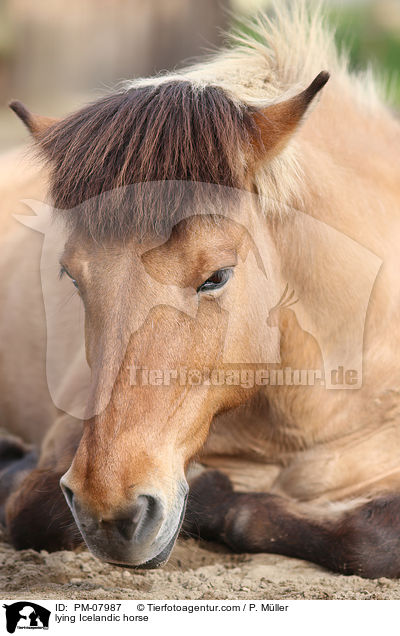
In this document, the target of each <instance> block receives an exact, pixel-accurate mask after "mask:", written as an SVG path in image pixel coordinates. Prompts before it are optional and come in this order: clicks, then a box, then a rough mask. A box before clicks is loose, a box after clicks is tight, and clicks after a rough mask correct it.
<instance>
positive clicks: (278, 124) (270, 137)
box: [253, 71, 329, 159]
mask: <svg viewBox="0 0 400 636" xmlns="http://www.w3.org/2000/svg"><path fill="white" fill-rule="evenodd" d="M328 79H329V73H328V72H327V71H321V73H319V74H318V75H317V77H316V78H315V79H314V80H313V81H312V82H311V84H310V86H309V87H308V88H306V89H305V90H304V91H302V92H301V93H299V94H298V95H295V96H294V97H292V98H290V99H287V100H285V101H284V102H279V103H277V104H272V105H271V106H268V107H267V108H265V109H263V110H259V111H256V112H255V113H254V115H253V118H254V121H255V123H256V126H257V129H258V131H259V135H257V137H256V138H255V139H254V141H253V143H254V146H255V150H256V158H257V159H265V158H266V157H268V156H273V155H276V154H278V153H279V152H280V151H281V150H283V148H284V147H285V146H286V144H287V142H288V141H289V139H290V137H291V135H292V134H293V132H294V131H295V130H296V128H297V126H298V125H299V123H300V122H301V119H302V117H303V115H304V114H305V112H306V110H307V108H308V106H309V105H310V103H311V101H312V100H313V98H314V97H315V95H316V94H317V93H318V92H319V91H320V90H321V88H323V86H325V84H326V83H327V81H328Z"/></svg>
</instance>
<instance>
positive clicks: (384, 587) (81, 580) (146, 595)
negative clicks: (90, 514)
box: [0, 534, 400, 600]
mask: <svg viewBox="0 0 400 636" xmlns="http://www.w3.org/2000/svg"><path fill="white" fill-rule="evenodd" d="M0 597H1V598H3V599H21V600H22V599H31V600H34V599H271V600H274V599H400V581H397V580H396V581H393V580H390V579H385V578H381V579H376V580H366V579H362V578H360V577H357V576H341V575H338V574H332V573H330V572H327V571H326V570H324V569H322V568H320V567H318V566H316V565H313V564H311V563H307V562H305V561H300V560H297V559H289V558H286V557H281V556H276V555H269V554H257V555H247V554H242V555H236V554H231V553H229V552H227V551H226V550H225V549H223V548H221V547H220V546H217V545H213V544H209V543H200V542H198V541H194V540H193V539H188V540H180V541H179V542H178V544H177V545H176V547H175V550H174V552H173V554H172V556H171V559H170V560H169V562H168V563H167V565H165V566H164V567H163V568H162V569H159V570H152V571H137V570H127V569H124V568H118V567H113V566H111V565H106V564H104V563H102V562H101V561H98V560H97V559H96V558H95V557H93V556H92V555H91V554H90V552H88V551H87V550H86V549H83V548H81V549H79V550H77V551H75V552H65V551H62V552H53V553H50V554H49V553H48V552H46V551H42V552H40V553H38V552H34V551H33V550H22V551H20V552H17V551H16V550H14V549H13V548H12V546H11V545H10V544H9V543H8V542H7V540H6V537H5V535H4V534H2V535H0Z"/></svg>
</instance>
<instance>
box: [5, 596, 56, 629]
mask: <svg viewBox="0 0 400 636" xmlns="http://www.w3.org/2000/svg"><path fill="white" fill-rule="evenodd" d="M3 607H4V608H5V610H6V621H7V631H8V633H9V634H14V632H15V630H16V629H49V619H50V614H51V612H50V610H48V609H46V608H45V607H42V606H41V605H37V603H32V602H31V601H18V602H17V603H11V605H3Z"/></svg>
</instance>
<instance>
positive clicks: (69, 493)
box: [61, 484, 74, 510]
mask: <svg viewBox="0 0 400 636" xmlns="http://www.w3.org/2000/svg"><path fill="white" fill-rule="evenodd" d="M61 490H62V491H63V493H64V497H65V499H66V500H67V504H68V505H69V507H70V508H71V510H72V506H73V505H74V493H73V492H72V490H71V488H68V486H65V485H64V484H61Z"/></svg>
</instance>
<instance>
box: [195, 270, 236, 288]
mask: <svg viewBox="0 0 400 636" xmlns="http://www.w3.org/2000/svg"><path fill="white" fill-rule="evenodd" d="M232 275H233V269H231V268H227V269H218V270H217V271H216V272H214V273H213V274H212V276H210V278H207V280H206V281H204V283H202V284H201V285H200V287H198V288H197V293H199V292H208V291H215V290H217V289H221V287H223V286H224V285H225V284H226V283H227V282H228V280H229V279H230V278H231V277H232Z"/></svg>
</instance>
